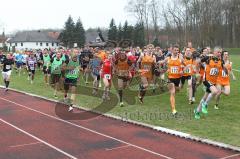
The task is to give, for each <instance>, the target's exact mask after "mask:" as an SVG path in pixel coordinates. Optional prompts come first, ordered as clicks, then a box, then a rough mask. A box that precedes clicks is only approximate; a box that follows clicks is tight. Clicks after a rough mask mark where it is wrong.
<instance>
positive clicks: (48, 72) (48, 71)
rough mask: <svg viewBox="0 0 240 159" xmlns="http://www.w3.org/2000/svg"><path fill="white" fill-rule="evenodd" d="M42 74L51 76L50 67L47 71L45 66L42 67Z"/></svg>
mask: <svg viewBox="0 0 240 159" xmlns="http://www.w3.org/2000/svg"><path fill="white" fill-rule="evenodd" d="M43 73H44V75H46V74H48V75H49V74H51V68H50V67H48V70H47V66H43Z"/></svg>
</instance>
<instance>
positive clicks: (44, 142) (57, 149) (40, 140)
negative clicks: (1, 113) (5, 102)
mask: <svg viewBox="0 0 240 159" xmlns="http://www.w3.org/2000/svg"><path fill="white" fill-rule="evenodd" d="M0 121H1V122H3V123H5V124H7V125H9V126H11V127H13V128H15V129H17V130H18V131H20V132H22V133H24V134H26V135H28V136H30V137H32V138H34V139H35V140H37V141H39V142H41V143H43V144H45V145H47V146H49V147H51V148H52V149H54V150H56V151H58V152H60V153H62V154H64V155H65V156H68V157H69V158H71V159H77V157H74V156H73V155H71V154H69V153H67V152H65V151H63V150H61V149H59V148H57V147H55V146H53V145H51V144H49V143H47V142H46V141H44V140H42V139H40V138H38V137H36V136H34V135H32V134H30V133H28V132H26V131H24V130H22V129H20V128H19V127H17V126H15V125H13V124H11V123H9V122H7V121H5V120H3V119H1V118H0Z"/></svg>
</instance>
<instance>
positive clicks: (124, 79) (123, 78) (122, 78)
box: [118, 76, 130, 82]
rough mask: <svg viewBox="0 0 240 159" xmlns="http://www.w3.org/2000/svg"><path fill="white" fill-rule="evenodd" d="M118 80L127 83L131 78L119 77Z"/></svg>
mask: <svg viewBox="0 0 240 159" xmlns="http://www.w3.org/2000/svg"><path fill="white" fill-rule="evenodd" d="M118 79H121V80H123V82H127V81H129V80H130V78H129V77H126V76H118Z"/></svg>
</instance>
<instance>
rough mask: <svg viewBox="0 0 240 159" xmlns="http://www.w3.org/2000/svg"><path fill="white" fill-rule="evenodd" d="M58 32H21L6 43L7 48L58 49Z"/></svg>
mask: <svg viewBox="0 0 240 159" xmlns="http://www.w3.org/2000/svg"><path fill="white" fill-rule="evenodd" d="M58 37H59V32H48V31H22V32H18V33H16V35H15V36H14V37H12V38H10V40H8V41H7V46H8V47H9V48H10V50H12V49H13V48H15V49H16V50H22V49H44V48H58V47H59V42H60V41H59V40H58Z"/></svg>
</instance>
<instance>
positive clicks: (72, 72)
mask: <svg viewBox="0 0 240 159" xmlns="http://www.w3.org/2000/svg"><path fill="white" fill-rule="evenodd" d="M69 74H71V75H75V74H77V71H76V70H71V71H70V72H69Z"/></svg>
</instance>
